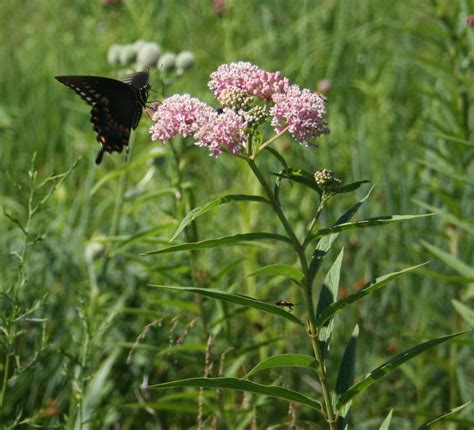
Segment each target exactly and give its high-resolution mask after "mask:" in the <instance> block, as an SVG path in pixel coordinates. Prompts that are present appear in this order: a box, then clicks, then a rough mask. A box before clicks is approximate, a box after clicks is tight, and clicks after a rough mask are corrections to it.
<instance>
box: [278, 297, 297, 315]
mask: <svg viewBox="0 0 474 430" xmlns="http://www.w3.org/2000/svg"><path fill="white" fill-rule="evenodd" d="M275 304H276V305H277V306H280V307H282V308H288V312H292V311H293V306H295V304H294V303H292V302H289V301H288V300H279V301H278V302H275Z"/></svg>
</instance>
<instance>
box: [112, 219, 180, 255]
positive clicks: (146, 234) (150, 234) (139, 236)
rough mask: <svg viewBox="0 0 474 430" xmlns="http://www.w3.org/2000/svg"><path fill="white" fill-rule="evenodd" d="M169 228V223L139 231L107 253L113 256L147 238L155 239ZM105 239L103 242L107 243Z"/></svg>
mask: <svg viewBox="0 0 474 430" xmlns="http://www.w3.org/2000/svg"><path fill="white" fill-rule="evenodd" d="M171 226H172V224H171V223H168V224H163V225H160V226H159V227H155V228H152V229H149V230H144V231H140V232H138V233H136V234H133V235H131V236H129V237H128V238H127V239H125V240H123V241H122V242H120V244H119V245H118V246H116V247H115V248H114V249H112V251H111V252H110V253H109V255H110V256H112V255H115V254H116V253H117V252H119V251H121V250H122V249H123V248H126V247H128V246H130V245H132V244H134V243H136V242H138V241H140V242H143V241H145V240H146V239H147V238H154V237H156V235H157V234H159V233H162V232H163V231H164V230H167V229H168V228H169V227H171ZM107 239H108V238H105V240H104V241H107Z"/></svg>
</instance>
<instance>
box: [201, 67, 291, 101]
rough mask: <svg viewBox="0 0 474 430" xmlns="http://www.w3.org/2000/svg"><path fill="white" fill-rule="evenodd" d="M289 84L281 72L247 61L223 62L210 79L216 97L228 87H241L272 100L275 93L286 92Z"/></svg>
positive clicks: (260, 97) (256, 95)
mask: <svg viewBox="0 0 474 430" xmlns="http://www.w3.org/2000/svg"><path fill="white" fill-rule="evenodd" d="M289 85H290V82H289V80H288V78H285V77H282V76H281V74H280V72H274V73H271V72H266V71H265V70H262V69H260V68H259V67H257V66H255V65H254V64H251V63H248V62H245V61H240V62H238V63H231V64H222V65H221V66H219V67H218V68H217V70H216V71H215V72H213V73H211V80H210V81H209V88H210V89H211V91H213V92H214V96H215V97H216V98H218V97H219V95H220V94H221V93H222V91H224V90H226V89H233V88H239V89H241V90H244V91H246V92H247V93H248V94H250V95H252V96H255V97H258V98H259V99H262V100H271V98H272V96H273V95H274V94H276V93H283V92H285V91H286V90H287V89H288V86H289Z"/></svg>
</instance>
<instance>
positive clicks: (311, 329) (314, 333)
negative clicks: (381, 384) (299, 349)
mask: <svg viewBox="0 0 474 430" xmlns="http://www.w3.org/2000/svg"><path fill="white" fill-rule="evenodd" d="M264 145H265V146H266V144H264ZM247 163H248V164H249V166H250V168H251V169H252V172H253V173H254V174H255V176H256V177H257V179H258V181H259V182H260V184H261V185H262V187H263V189H264V191H265V194H266V195H267V197H268V199H269V200H270V203H271V205H272V207H273V210H274V211H275V213H276V214H277V216H278V218H279V220H280V222H281V224H282V226H283V228H284V229H285V231H286V233H287V234H288V236H289V238H290V239H291V242H292V244H293V248H294V250H295V252H296V254H297V255H298V259H299V261H300V264H301V269H302V271H303V274H304V277H305V279H304V286H305V289H304V290H305V294H304V298H305V305H306V310H307V313H308V317H307V333H308V336H309V337H310V339H311V344H312V347H313V354H314V357H315V358H316V361H317V363H318V367H317V368H316V373H317V374H318V377H319V382H320V384H321V389H322V392H323V399H324V407H325V412H326V414H325V417H326V421H327V423H328V424H329V428H330V430H335V429H336V421H335V414H334V411H333V406H332V402H331V395H330V389H329V384H328V379H327V375H326V369H325V367H324V362H323V358H322V354H321V349H320V348H319V344H318V334H319V333H318V330H317V329H316V325H315V312H314V304H313V295H312V280H311V278H310V276H309V268H308V261H307V259H306V255H305V252H304V248H303V246H302V245H301V243H300V241H299V240H298V238H297V237H296V234H295V232H294V231H293V228H292V227H291V225H290V223H289V222H288V220H287V219H286V216H285V214H284V212H283V210H282V207H281V205H280V202H279V201H278V200H277V199H276V197H275V195H274V194H273V191H272V189H271V187H270V185H269V184H268V182H267V180H266V179H265V177H264V176H263V174H262V172H261V171H260V169H259V168H258V166H257V165H256V163H255V161H254V160H253V159H247ZM324 203H325V202H324ZM324 203H323V200H321V204H320V207H319V208H318V210H317V212H316V216H315V219H313V220H314V222H312V224H311V228H312V227H313V226H314V223H315V222H316V220H317V217H318V216H319V213H320V212H321V210H322V206H323V204H324Z"/></svg>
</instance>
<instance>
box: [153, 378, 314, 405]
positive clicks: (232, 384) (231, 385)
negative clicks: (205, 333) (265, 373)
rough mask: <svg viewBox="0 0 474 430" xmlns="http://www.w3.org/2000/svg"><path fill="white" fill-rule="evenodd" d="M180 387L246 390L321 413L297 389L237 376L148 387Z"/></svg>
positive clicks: (311, 401) (180, 381)
mask: <svg viewBox="0 0 474 430" xmlns="http://www.w3.org/2000/svg"><path fill="white" fill-rule="evenodd" d="M181 387H205V388H221V389H230V390H237V391H247V392H250V393H255V394H263V395H266V396H271V397H276V398H278V399H282V400H286V401H290V402H296V403H301V404H303V405H306V406H309V407H310V408H312V409H314V410H316V411H318V412H320V413H322V405H321V403H320V402H319V401H317V400H316V399H313V398H311V397H308V396H305V395H304V394H301V393H298V392H297V391H293V390H290V389H288V388H283V387H277V386H274V385H262V384H257V383H255V382H252V381H249V380H247V379H238V378H224V377H222V378H190V379H181V380H179V381H173V382H166V383H164V384H157V385H150V386H148V387H147V388H148V389H158V390H162V389H166V388H181Z"/></svg>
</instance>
